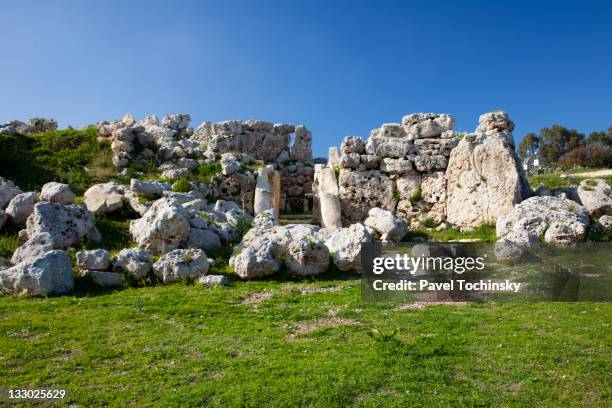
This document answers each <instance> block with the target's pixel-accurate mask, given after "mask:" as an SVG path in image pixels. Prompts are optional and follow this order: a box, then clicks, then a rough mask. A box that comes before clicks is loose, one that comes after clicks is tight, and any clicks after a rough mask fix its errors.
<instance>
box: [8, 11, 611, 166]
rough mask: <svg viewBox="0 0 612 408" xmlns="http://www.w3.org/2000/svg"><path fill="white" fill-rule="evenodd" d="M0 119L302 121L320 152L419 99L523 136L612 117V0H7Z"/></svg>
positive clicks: (459, 118) (422, 108)
mask: <svg viewBox="0 0 612 408" xmlns="http://www.w3.org/2000/svg"><path fill="white" fill-rule="evenodd" d="M0 16H1V19H0V21H1V23H0V55H2V57H1V58H0V90H1V97H0V121H2V122H3V121H5V120H8V119H14V118H18V119H26V118H28V117H31V116H47V117H53V118H55V119H57V120H58V121H59V122H60V125H61V126H64V125H68V124H71V125H73V126H81V125H84V124H87V123H92V122H95V121H97V120H103V119H113V118H119V117H121V116H122V115H123V114H124V113H125V112H132V113H133V114H134V115H135V116H136V117H137V118H140V117H143V116H145V115H147V114H150V113H157V114H164V113H170V112H185V113H190V114H191V116H192V119H193V125H194V127H195V126H197V125H198V124H199V123H200V122H202V121H204V120H212V121H218V120H226V119H249V118H257V119H266V120H270V121H274V122H289V123H304V124H305V125H306V126H307V127H308V128H309V129H310V130H311V131H312V132H313V136H314V153H315V155H317V156H321V155H326V153H327V147H328V146H330V145H339V144H340V141H341V140H342V137H344V136H345V135H349V134H351V135H362V136H367V135H368V133H369V130H370V129H372V128H375V127H378V126H379V125H380V124H381V123H385V122H399V121H400V120H401V117H402V116H403V115H404V114H407V113H411V112H448V113H452V114H453V115H454V116H455V118H456V123H457V126H456V127H457V128H458V129H460V130H472V129H474V128H475V127H476V124H477V121H478V116H479V115H480V114H481V113H484V112H488V111H491V110H495V109H503V110H506V111H508V112H509V113H510V116H511V118H512V119H513V120H514V121H515V122H516V124H517V127H516V130H515V137H516V138H517V139H518V138H520V137H522V136H523V135H524V134H525V133H527V132H529V131H537V130H539V129H540V128H542V127H544V126H549V125H551V124H552V123H561V124H563V125H565V126H568V127H572V128H576V129H578V130H580V131H583V132H589V131H592V130H597V129H605V128H607V127H608V126H610V125H612V23H610V21H611V20H612V2H606V1H601V2H588V1H580V2H578V1H576V2H565V1H555V2H552V1H551V2H539V3H536V2H533V1H530V2H527V1H525V2H520V1H513V2H507V3H503V2H493V1H482V2H476V1H455V2H450V1H449V2H446V1H439V2H434V1H422V2H408V1H334V0H328V1H315V0H308V1H294V0H292V1H289V0H288V1H284V2H280V1H279V2H276V1H254V0H252V1H247V0H244V1H240V2H239V1H225V0H223V1H221V0H219V1H210V2H205V1H193V2H189V1H172V2H171V1H164V2H162V1H124V2H120V1H104V2H101V1H96V2H94V1H85V0H84V1H40V2H30V1H22V0H19V1H6V0H0Z"/></svg>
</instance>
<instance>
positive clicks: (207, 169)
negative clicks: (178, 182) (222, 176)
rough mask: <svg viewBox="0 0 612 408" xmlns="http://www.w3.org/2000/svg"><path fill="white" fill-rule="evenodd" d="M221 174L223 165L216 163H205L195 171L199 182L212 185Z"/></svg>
mask: <svg viewBox="0 0 612 408" xmlns="http://www.w3.org/2000/svg"><path fill="white" fill-rule="evenodd" d="M219 173H221V163H220V162H218V161H216V162H213V163H205V164H201V165H200V166H198V168H197V169H196V171H195V177H196V178H197V180H198V181H203V182H205V183H210V182H211V181H212V179H213V177H215V176H216V175H217V174H219Z"/></svg>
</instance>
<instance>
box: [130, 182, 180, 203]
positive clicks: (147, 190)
mask: <svg viewBox="0 0 612 408" xmlns="http://www.w3.org/2000/svg"><path fill="white" fill-rule="evenodd" d="M130 190H132V191H133V192H134V193H136V194H138V195H139V196H141V197H145V198H150V199H153V198H160V197H161V196H162V195H163V192H164V191H171V190H172V185H171V184H170V183H161V182H159V181H153V182H146V181H140V180H138V179H132V180H130Z"/></svg>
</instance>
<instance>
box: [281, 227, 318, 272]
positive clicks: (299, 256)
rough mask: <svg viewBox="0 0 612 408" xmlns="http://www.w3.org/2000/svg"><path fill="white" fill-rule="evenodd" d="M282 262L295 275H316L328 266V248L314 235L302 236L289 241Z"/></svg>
mask: <svg viewBox="0 0 612 408" xmlns="http://www.w3.org/2000/svg"><path fill="white" fill-rule="evenodd" d="M284 263H285V266H286V267H287V269H288V270H289V272H291V273H293V274H295V275H300V276H307V275H318V274H320V273H322V272H325V271H326V270H327V267H328V266H329V250H328V249H327V247H326V246H325V244H324V243H323V241H321V240H320V239H319V238H318V237H316V236H315V235H310V236H302V237H299V238H297V239H294V240H291V242H289V244H288V245H287V247H286V248H285V250H284Z"/></svg>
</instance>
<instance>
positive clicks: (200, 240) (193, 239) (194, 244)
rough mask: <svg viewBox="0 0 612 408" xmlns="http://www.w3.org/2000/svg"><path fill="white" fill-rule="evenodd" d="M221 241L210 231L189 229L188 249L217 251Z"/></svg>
mask: <svg viewBox="0 0 612 408" xmlns="http://www.w3.org/2000/svg"><path fill="white" fill-rule="evenodd" d="M221 246H222V245H221V239H220V238H219V235H217V234H216V233H215V232H213V231H211V230H206V229H197V228H191V231H190V232H189V239H188V241H187V247H188V248H200V249H203V250H205V251H217V250H219V249H221Z"/></svg>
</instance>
